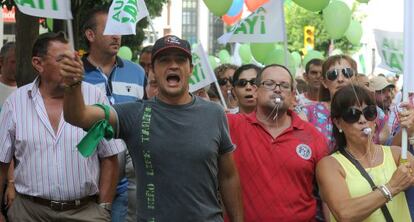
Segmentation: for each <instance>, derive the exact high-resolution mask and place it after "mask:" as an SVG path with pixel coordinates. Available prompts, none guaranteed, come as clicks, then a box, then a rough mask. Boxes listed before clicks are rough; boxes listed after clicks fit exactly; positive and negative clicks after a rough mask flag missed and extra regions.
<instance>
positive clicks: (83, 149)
mask: <svg viewBox="0 0 414 222" xmlns="http://www.w3.org/2000/svg"><path fill="white" fill-rule="evenodd" d="M94 106H98V107H100V108H102V109H103V110H104V112H105V119H102V120H99V121H98V122H96V123H95V124H94V125H93V126H92V127H91V128H90V129H89V130H88V133H87V134H86V135H85V136H84V137H83V138H82V140H81V141H80V142H79V144H78V145H77V146H76V147H77V148H78V151H79V152H80V153H81V154H82V156H84V157H89V156H91V155H92V154H93V153H94V152H95V150H96V147H97V146H98V143H99V141H101V140H102V139H103V138H104V137H105V139H106V140H110V139H112V138H113V137H114V129H113V128H112V126H111V124H109V106H108V105H102V104H95V105H94Z"/></svg>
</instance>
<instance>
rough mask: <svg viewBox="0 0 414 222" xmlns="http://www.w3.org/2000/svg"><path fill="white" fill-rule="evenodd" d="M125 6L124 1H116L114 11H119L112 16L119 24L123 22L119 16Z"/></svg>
mask: <svg viewBox="0 0 414 222" xmlns="http://www.w3.org/2000/svg"><path fill="white" fill-rule="evenodd" d="M123 6H124V1H122V0H120V1H115V6H114V10H115V11H117V12H115V13H114V15H113V16H112V18H113V19H114V20H115V21H117V22H121V19H120V18H119V15H120V14H121V11H120V10H121V9H122V7H123Z"/></svg>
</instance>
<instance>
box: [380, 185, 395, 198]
mask: <svg viewBox="0 0 414 222" xmlns="http://www.w3.org/2000/svg"><path fill="white" fill-rule="evenodd" d="M377 188H378V190H379V191H381V193H382V195H384V197H385V199H387V202H389V201H391V200H392V194H391V191H390V190H389V189H388V187H387V186H386V185H385V184H383V185H379V186H378V187H377Z"/></svg>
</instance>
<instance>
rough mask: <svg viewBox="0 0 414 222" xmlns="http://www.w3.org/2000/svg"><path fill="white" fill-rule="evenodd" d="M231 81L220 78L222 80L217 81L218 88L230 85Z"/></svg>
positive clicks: (230, 79)
mask: <svg viewBox="0 0 414 222" xmlns="http://www.w3.org/2000/svg"><path fill="white" fill-rule="evenodd" d="M232 81H233V79H232V78H227V77H226V78H222V79H217V82H218V84H219V85H220V86H224V85H226V84H227V83H228V82H229V83H231V82H232Z"/></svg>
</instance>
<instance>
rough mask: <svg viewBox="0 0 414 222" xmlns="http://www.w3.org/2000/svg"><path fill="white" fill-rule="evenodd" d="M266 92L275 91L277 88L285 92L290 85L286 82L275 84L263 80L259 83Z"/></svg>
mask: <svg viewBox="0 0 414 222" xmlns="http://www.w3.org/2000/svg"><path fill="white" fill-rule="evenodd" d="M260 85H262V86H263V87H264V88H265V89H267V90H275V89H276V87H278V86H279V88H280V90H282V91H287V90H289V89H290V84H289V83H287V82H281V83H276V82H275V81H273V80H265V81H263V82H261V83H260Z"/></svg>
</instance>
